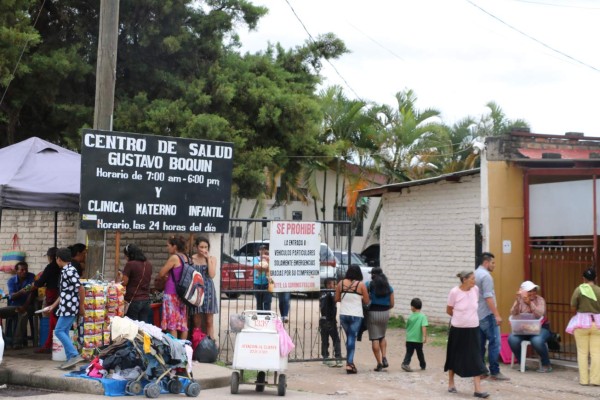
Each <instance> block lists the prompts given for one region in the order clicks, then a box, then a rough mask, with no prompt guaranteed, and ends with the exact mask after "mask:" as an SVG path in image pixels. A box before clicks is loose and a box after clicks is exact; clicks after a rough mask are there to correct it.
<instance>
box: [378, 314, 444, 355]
mask: <svg viewBox="0 0 600 400" xmlns="http://www.w3.org/2000/svg"><path fill="white" fill-rule="evenodd" d="M388 328H390V329H406V320H405V319H404V317H402V316H401V315H399V316H397V317H390V319H389V320H388ZM427 339H428V342H429V344H431V345H432V346H437V347H443V346H446V343H447V341H448V325H430V326H428V327H427Z"/></svg>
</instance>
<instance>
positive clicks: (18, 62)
mask: <svg viewBox="0 0 600 400" xmlns="http://www.w3.org/2000/svg"><path fill="white" fill-rule="evenodd" d="M44 4H46V0H44V1H42V5H41V6H40V10H39V11H38V14H37V16H36V17H35V21H34V22H33V28H35V26H36V25H37V22H38V19H39V18H40V14H41V13H42V10H43V9H44ZM30 41H31V39H27V41H26V42H25V44H24V45H23V48H22V49H21V54H19V58H18V59H17V63H16V64H15V68H14V69H13V72H12V74H11V78H10V80H9V81H8V83H7V84H6V88H5V89H4V93H2V97H1V98H0V106H1V105H2V102H3V101H4V96H6V93H7V92H8V88H9V87H10V84H11V82H12V81H13V79H15V74H16V73H17V68H18V67H19V64H20V63H21V58H23V53H25V49H26V48H27V45H28V44H29V42H30Z"/></svg>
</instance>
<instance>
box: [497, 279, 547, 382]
mask: <svg viewBox="0 0 600 400" xmlns="http://www.w3.org/2000/svg"><path fill="white" fill-rule="evenodd" d="M538 289H539V286H538V285H536V284H535V283H533V282H531V281H525V282H523V283H522V284H521V287H520V288H519V291H517V297H516V299H515V302H514V303H513V306H512V308H511V309H510V314H511V315H513V316H515V315H519V314H523V313H528V314H533V315H534V316H535V318H538V319H539V318H542V317H544V318H543V319H542V326H541V329H540V333H539V334H537V335H515V334H512V333H511V334H510V336H509V337H508V344H509V345H510V349H511V350H512V352H513V354H514V355H515V358H516V359H517V360H519V359H520V357H521V342H522V341H523V340H529V341H530V342H531V345H532V346H533V349H534V350H535V351H536V352H537V353H538V354H539V356H540V358H541V360H542V366H541V367H540V369H538V370H537V372H551V371H552V366H551V365H550V358H549V356H548V347H547V346H546V342H547V341H548V338H549V337H550V325H549V324H548V321H547V319H546V318H545V315H546V300H544V298H543V297H542V296H538Z"/></svg>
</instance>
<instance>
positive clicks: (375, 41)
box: [347, 21, 406, 61]
mask: <svg viewBox="0 0 600 400" xmlns="http://www.w3.org/2000/svg"><path fill="white" fill-rule="evenodd" d="M347 22H348V25H350V26H351V27H353V28H354V29H356V30H357V31H359V32H360V33H362V34H363V35H365V36H366V37H367V39H369V40H370V41H372V42H373V43H375V44H376V45H377V46H379V47H381V48H382V49H384V50H385V51H387V52H388V53H390V54H391V55H393V56H394V57H396V58H397V59H399V60H401V61H406V60H405V59H404V58H402V57H400V56H399V55H398V54H396V53H394V52H393V51H392V50H390V49H388V48H387V47H385V46H384V45H382V44H381V43H379V42H378V41H377V40H375V39H373V38H372V37H371V36H369V35H367V34H366V33H365V32H363V31H361V30H360V29H358V27H356V26H354V25H353V24H352V23H351V22H349V21H347Z"/></svg>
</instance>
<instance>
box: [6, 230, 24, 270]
mask: <svg viewBox="0 0 600 400" xmlns="http://www.w3.org/2000/svg"><path fill="white" fill-rule="evenodd" d="M21 261H25V252H24V251H22V250H21V243H20V242H19V235H18V234H16V233H15V234H14V235H13V237H12V246H11V249H10V250H7V251H5V252H3V253H2V260H1V261H0V270H1V271H3V272H6V273H10V274H14V273H15V272H16V271H15V265H16V264H17V263H18V262H21Z"/></svg>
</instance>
